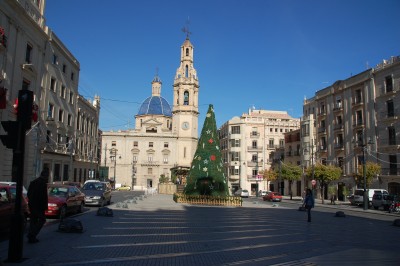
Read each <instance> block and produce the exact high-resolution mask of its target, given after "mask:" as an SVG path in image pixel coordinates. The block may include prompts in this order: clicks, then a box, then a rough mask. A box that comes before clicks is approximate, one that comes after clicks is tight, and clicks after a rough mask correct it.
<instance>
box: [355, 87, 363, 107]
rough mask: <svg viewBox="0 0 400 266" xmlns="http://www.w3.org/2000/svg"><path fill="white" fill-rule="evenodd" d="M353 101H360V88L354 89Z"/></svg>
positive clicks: (356, 102)
mask: <svg viewBox="0 0 400 266" xmlns="http://www.w3.org/2000/svg"><path fill="white" fill-rule="evenodd" d="M354 103H355V104H358V103H362V98H361V90H356V91H355V93H354Z"/></svg>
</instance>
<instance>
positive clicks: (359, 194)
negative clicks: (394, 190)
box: [354, 188, 389, 206]
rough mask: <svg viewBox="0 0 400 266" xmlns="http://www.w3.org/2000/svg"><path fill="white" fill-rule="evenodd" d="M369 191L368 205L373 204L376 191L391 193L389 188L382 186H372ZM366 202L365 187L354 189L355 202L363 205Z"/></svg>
mask: <svg viewBox="0 0 400 266" xmlns="http://www.w3.org/2000/svg"><path fill="white" fill-rule="evenodd" d="M367 193H368V205H369V206H371V204H372V197H373V196H374V194H375V193H380V194H389V193H388V192H387V190H385V189H380V188H370V189H367ZM363 203H364V189H362V188H361V189H360V188H359V189H356V190H355V191H354V204H356V205H362V204H363Z"/></svg>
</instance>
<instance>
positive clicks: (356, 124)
mask: <svg viewBox="0 0 400 266" xmlns="http://www.w3.org/2000/svg"><path fill="white" fill-rule="evenodd" d="M362 126H364V122H363V121H362V120H357V121H353V127H362Z"/></svg>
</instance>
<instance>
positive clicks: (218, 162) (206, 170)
mask: <svg viewBox="0 0 400 266" xmlns="http://www.w3.org/2000/svg"><path fill="white" fill-rule="evenodd" d="M184 194H187V195H210V196H228V195H229V192H228V186H227V183H226V177H225V174H224V171H223V163H222V156H221V151H220V149H219V138H218V133H217V125H216V122H215V115H214V108H213V106H212V105H211V104H210V106H209V107H208V111H207V115H206V119H205V120H204V125H203V129H202V130H201V135H200V139H199V142H198V144H197V150H196V153H195V154H194V157H193V161H192V165H191V167H190V171H189V174H188V177H187V183H186V186H185V189H184Z"/></svg>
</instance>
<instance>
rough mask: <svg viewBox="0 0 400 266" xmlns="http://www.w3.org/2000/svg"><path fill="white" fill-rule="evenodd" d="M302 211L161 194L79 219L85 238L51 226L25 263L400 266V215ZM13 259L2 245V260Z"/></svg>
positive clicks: (29, 250)
mask: <svg viewBox="0 0 400 266" xmlns="http://www.w3.org/2000/svg"><path fill="white" fill-rule="evenodd" d="M298 205H299V203H298V202H296V201H293V202H292V204H283V203H282V204H271V203H269V202H268V203H267V202H262V201H257V202H256V201H253V200H251V199H248V200H246V199H245V202H244V204H243V206H242V207H211V206H193V205H188V204H177V203H175V202H174V201H173V200H172V196H171V195H158V194H156V195H152V196H147V197H146V198H142V199H138V200H137V201H136V203H134V202H133V201H132V202H129V201H128V202H127V203H126V205H125V206H123V204H121V203H115V204H113V205H111V206H110V207H111V208H112V209H113V211H114V216H113V217H101V216H96V212H95V210H96V209H92V210H91V211H89V212H86V213H84V214H82V215H79V216H75V217H74V218H76V219H79V220H81V221H82V223H83V225H84V232H83V233H61V232H58V230H57V229H58V223H50V224H47V225H46V226H45V227H44V228H43V229H42V231H41V233H40V234H39V239H40V242H39V243H37V244H28V243H27V242H26V239H24V240H25V242H24V252H23V254H24V260H23V261H22V262H21V263H20V265H146V266H150V265H182V266H188V265H321V266H324V265H385V266H388V265H400V252H399V247H400V227H396V226H393V225H392V223H393V221H394V220H395V219H396V218H400V216H398V217H396V216H388V215H386V214H384V213H382V214H381V215H373V213H372V211H371V213H372V214H371V215H369V214H368V212H369V211H364V212H360V211H359V212H351V211H350V210H346V209H344V212H345V214H346V217H344V218H343V217H335V215H334V214H335V212H336V211H337V209H335V208H334V207H333V206H332V208H331V209H329V208H325V207H323V206H321V205H320V204H317V206H316V208H315V209H314V210H313V212H312V216H313V217H312V222H311V223H308V222H307V218H306V213H305V212H301V211H298V210H297V207H298ZM126 207H128V208H126ZM339 207H340V206H339ZM366 212H367V214H366ZM7 254H8V241H2V242H0V258H1V259H2V260H3V261H4V260H6V259H7ZM3 263H4V265H12V264H11V263H5V262H3Z"/></svg>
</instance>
